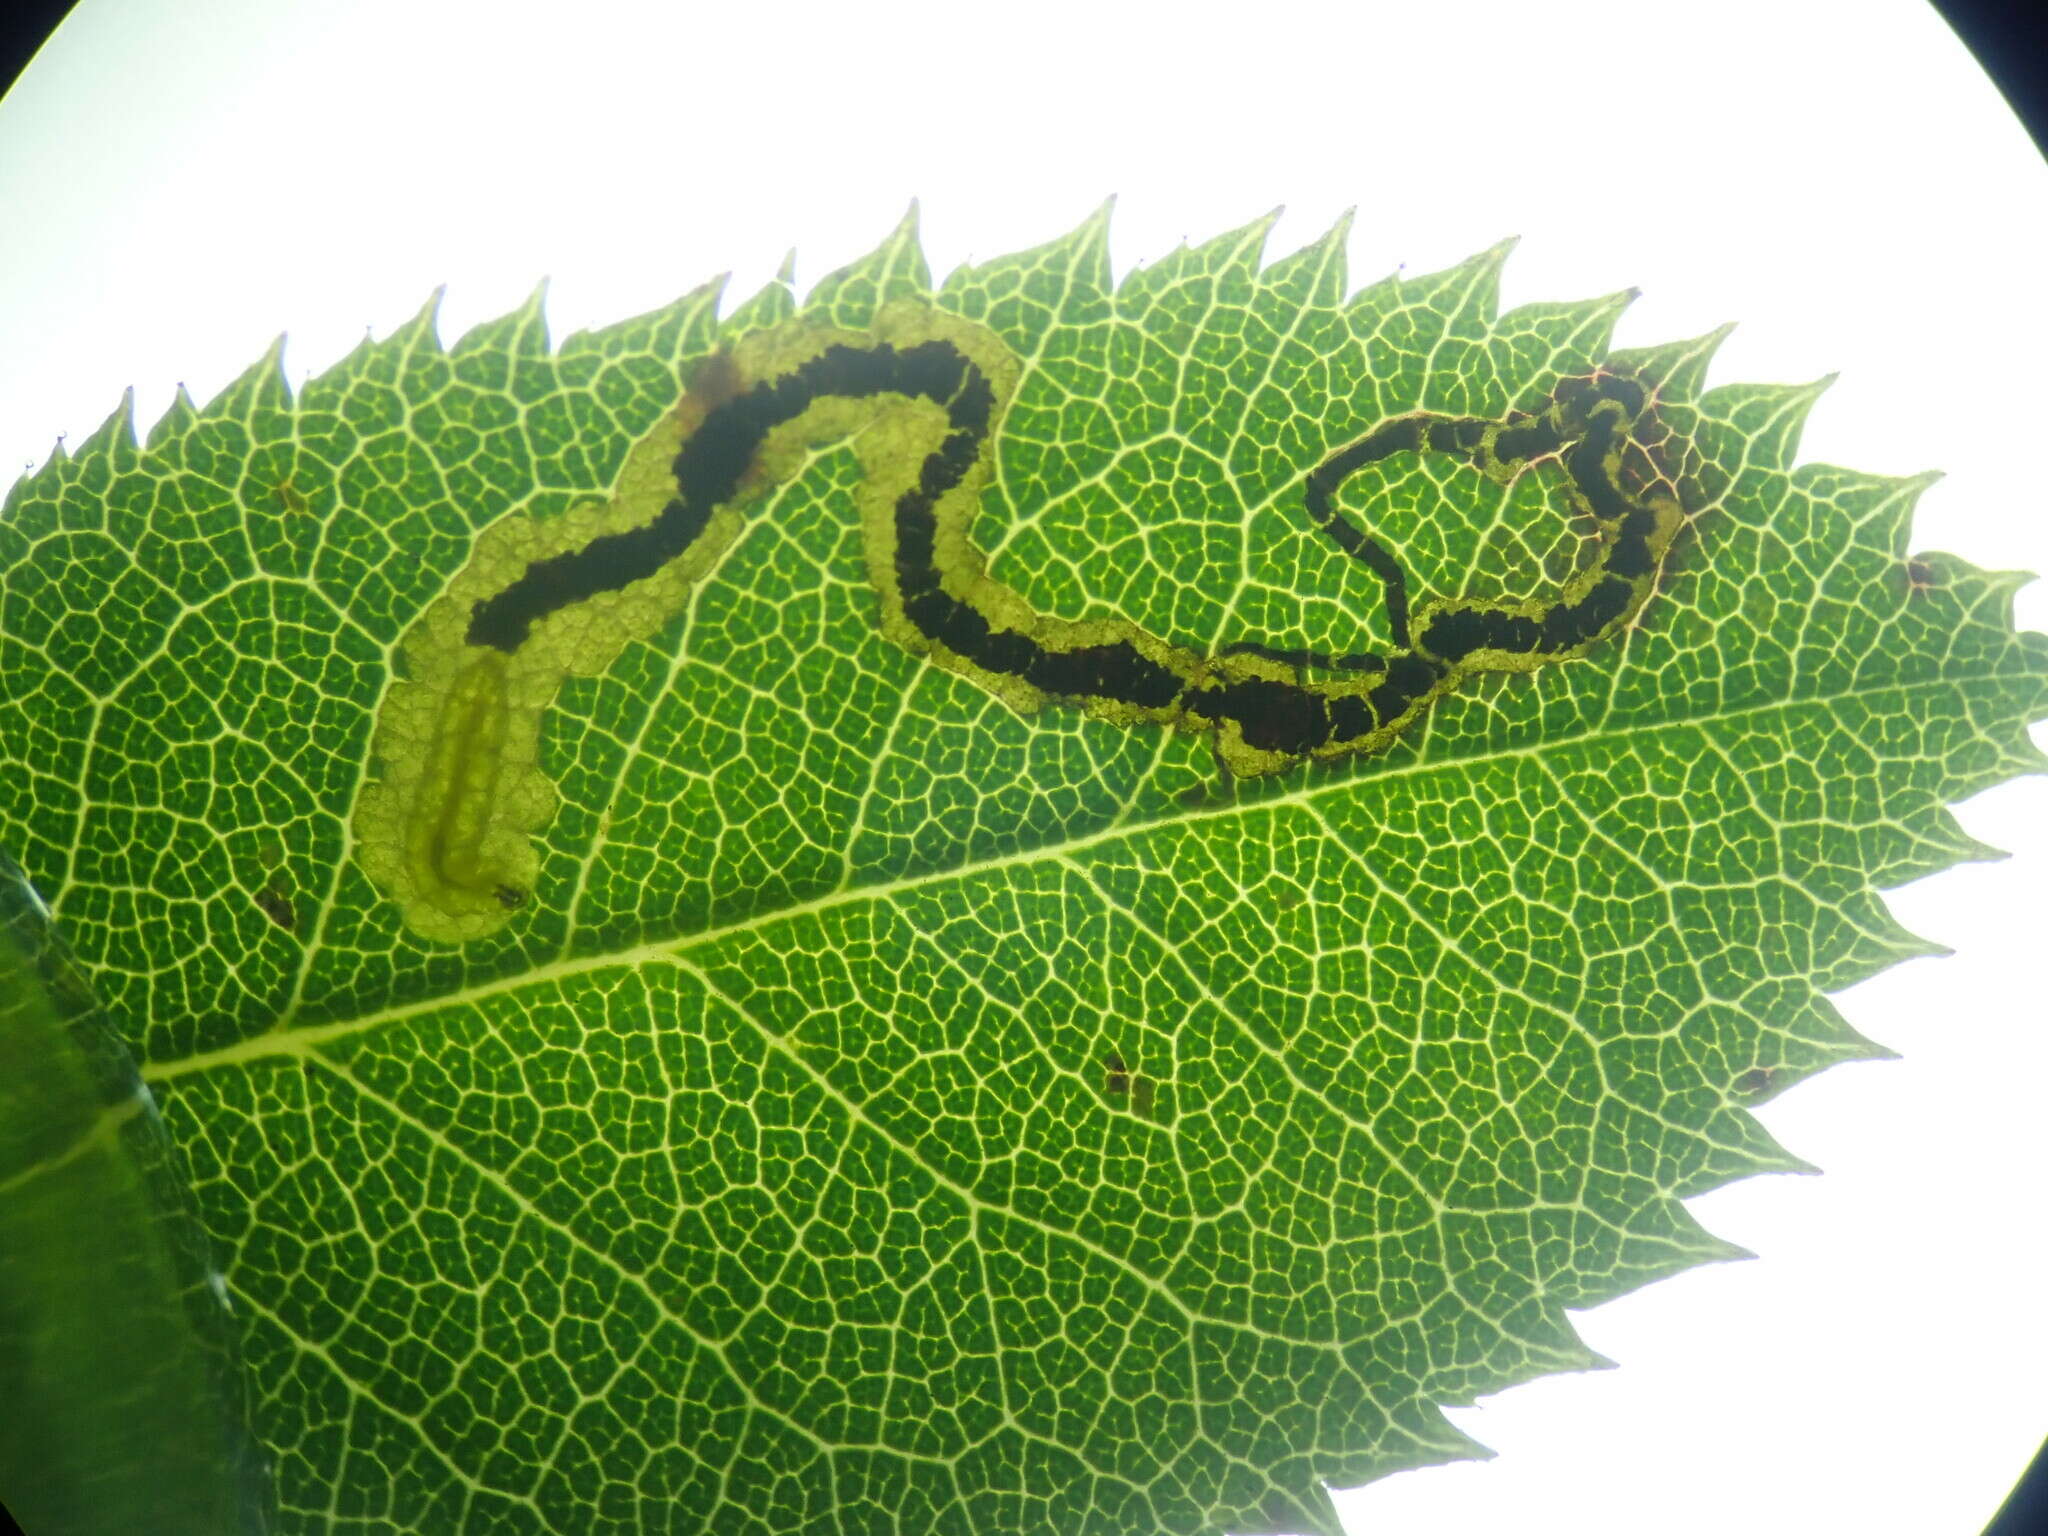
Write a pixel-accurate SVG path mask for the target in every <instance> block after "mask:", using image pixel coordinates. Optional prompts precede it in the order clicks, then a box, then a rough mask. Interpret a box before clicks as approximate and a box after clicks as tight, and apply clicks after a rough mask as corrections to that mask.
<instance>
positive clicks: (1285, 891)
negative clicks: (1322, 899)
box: [1273, 885, 1308, 912]
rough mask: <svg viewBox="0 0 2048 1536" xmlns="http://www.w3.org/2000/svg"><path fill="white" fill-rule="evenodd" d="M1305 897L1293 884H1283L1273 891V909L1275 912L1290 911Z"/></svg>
mask: <svg viewBox="0 0 2048 1536" xmlns="http://www.w3.org/2000/svg"><path fill="white" fill-rule="evenodd" d="M1307 899H1308V898H1307V897H1305V896H1303V895H1302V894H1301V892H1300V891H1298V890H1296V889H1295V888H1294V887H1293V886H1291V885H1285V886H1282V887H1281V888H1280V889H1279V890H1277V891H1275V892H1274V893H1273V910H1274V911H1276V912H1292V911H1293V910H1294V909H1295V908H1296V907H1298V906H1300V905H1301V904H1302V902H1304V901H1306V900H1307Z"/></svg>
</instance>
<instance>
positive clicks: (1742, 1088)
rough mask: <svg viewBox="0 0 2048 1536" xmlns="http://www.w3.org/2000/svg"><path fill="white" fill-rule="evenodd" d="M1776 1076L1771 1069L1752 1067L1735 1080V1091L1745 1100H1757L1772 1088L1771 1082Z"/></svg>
mask: <svg viewBox="0 0 2048 1536" xmlns="http://www.w3.org/2000/svg"><path fill="white" fill-rule="evenodd" d="M1776 1076H1777V1074H1776V1073H1775V1072H1773V1071H1772V1070H1771V1069H1770V1068H1769V1067H1751V1068H1750V1069H1749V1070H1748V1071H1747V1072H1744V1073H1743V1074H1742V1075H1741V1076H1740V1077H1738V1078H1736V1079H1735V1091H1736V1092H1737V1093H1739V1094H1741V1095H1742V1096H1743V1097H1744V1098H1755V1097H1756V1096H1757V1095H1758V1094H1760V1093H1762V1092H1763V1091H1764V1090H1765V1089H1766V1088H1768V1087H1770V1086H1771V1080H1772V1079H1773V1078H1775V1077H1776Z"/></svg>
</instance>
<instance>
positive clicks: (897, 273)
mask: <svg viewBox="0 0 2048 1536" xmlns="http://www.w3.org/2000/svg"><path fill="white" fill-rule="evenodd" d="M931 289H932V274H931V269H930V268H929V267H927V266H926V265H925V259H924V247H923V246H922V245H921V244H920V243H919V240H918V207H917V199H916V198H912V199H911V200H910V206H909V207H908V208H907V209H905V210H904V214H903V217H902V218H900V219H898V220H897V221H896V227H895V228H894V229H892V230H890V231H889V233H888V234H887V235H885V236H883V237H882V242H881V244H879V245H877V246H876V247H875V248H874V249H873V250H872V251H870V252H869V253H868V254H867V255H865V256H862V257H859V258H858V259H856V260H854V261H851V262H848V263H847V264H846V265H845V266H843V267H841V268H839V269H838V270H837V271H834V272H828V273H827V274H826V275H825V276H824V277H823V278H821V279H819V282H818V286H817V287H815V288H813V289H812V290H811V292H810V295H809V297H808V298H806V299H805V300H804V308H805V309H806V310H807V311H811V312H814V313H817V314H818V315H819V317H820V318H822V319H826V320H829V321H831V322H833V323H834V324H837V325H845V326H852V327H855V328H858V327H862V326H865V325H867V324H868V322H869V321H871V320H872V319H873V318H874V315H875V311H876V310H878V309H880V308H881V307H882V305H884V304H886V303H888V302H889V301H890V300H891V299H901V298H924V297H926V296H927V295H929V294H930V293H931Z"/></svg>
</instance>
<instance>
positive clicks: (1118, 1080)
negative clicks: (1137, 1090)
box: [1102, 1051, 1131, 1099]
mask: <svg viewBox="0 0 2048 1536" xmlns="http://www.w3.org/2000/svg"><path fill="white" fill-rule="evenodd" d="M1102 1065H1103V1067H1104V1069H1105V1072H1104V1075H1103V1079H1102V1091H1103V1092H1104V1093H1107V1094H1109V1095H1111V1096H1112V1097H1114V1098H1119V1099H1120V1098H1122V1097H1123V1096H1124V1095H1125V1094H1127V1093H1129V1092H1130V1091H1131V1074H1130V1068H1128V1067H1126V1066H1125V1065H1124V1059H1123V1057H1121V1056H1119V1055H1117V1053H1116V1052H1115V1051H1111V1052H1110V1053H1109V1055H1108V1056H1107V1057H1106V1058H1104V1060H1103V1063H1102Z"/></svg>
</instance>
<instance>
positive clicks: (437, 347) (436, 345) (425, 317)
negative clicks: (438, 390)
mask: <svg viewBox="0 0 2048 1536" xmlns="http://www.w3.org/2000/svg"><path fill="white" fill-rule="evenodd" d="M546 288H547V282H546V280H545V279H543V280H542V282H541V284H540V286H539V290H538V291H537V292H536V293H535V294H533V295H532V296H531V297H530V298H528V300H527V303H528V304H534V303H538V302H540V301H541V299H542V296H543V294H544V293H545V291H546ZM447 296H448V285H447V284H446V283H442V284H441V285H440V286H439V287H437V288H435V289H434V291H433V292H432V293H429V294H428V295H427V298H426V302H425V303H423V304H422V305H420V307H419V308H418V309H417V310H415V311H414V312H413V314H412V316H411V318H409V319H407V320H405V321H403V322H401V323H400V324H399V325H398V326H397V328H396V329H394V330H393V331H392V332H391V334H390V335H389V336H387V337H385V338H384V346H385V347H386V348H387V349H388V350H390V351H393V352H396V353H398V354H400V355H404V354H406V353H412V352H425V353H427V354H428V355H429V356H435V357H438V356H441V355H443V354H444V352H445V350H446V349H444V348H443V347H442V345H441V301H442V300H443V299H445V298H446V297H447ZM209 409H211V407H209Z"/></svg>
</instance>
